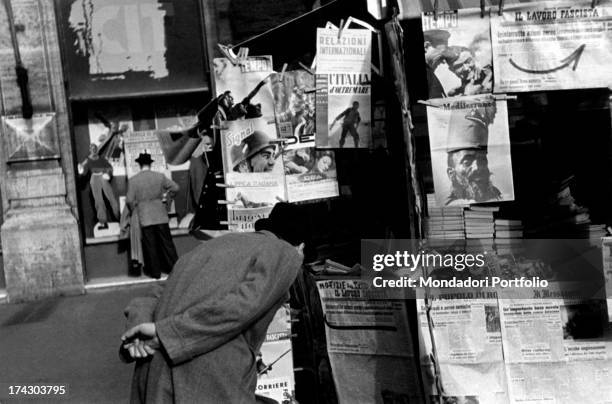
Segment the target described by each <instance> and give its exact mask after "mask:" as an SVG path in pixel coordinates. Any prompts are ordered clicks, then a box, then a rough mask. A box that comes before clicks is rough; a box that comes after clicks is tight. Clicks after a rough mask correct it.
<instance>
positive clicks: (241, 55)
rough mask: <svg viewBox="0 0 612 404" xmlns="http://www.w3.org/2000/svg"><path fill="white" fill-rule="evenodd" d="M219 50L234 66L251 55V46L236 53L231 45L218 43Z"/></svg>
mask: <svg viewBox="0 0 612 404" xmlns="http://www.w3.org/2000/svg"><path fill="white" fill-rule="evenodd" d="M217 47H219V50H220V51H221V53H222V54H223V56H225V57H226V58H227V59H228V60H229V61H230V62H231V63H232V64H233V65H234V66H236V65H241V64H243V63H244V61H245V60H246V59H247V58H248V57H249V48H240V49H238V54H236V53H234V51H233V50H232V46H231V45H221V44H217Z"/></svg>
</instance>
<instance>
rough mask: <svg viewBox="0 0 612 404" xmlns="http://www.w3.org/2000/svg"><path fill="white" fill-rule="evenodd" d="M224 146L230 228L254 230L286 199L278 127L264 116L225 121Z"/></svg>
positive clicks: (222, 140) (222, 135) (222, 137)
mask: <svg viewBox="0 0 612 404" xmlns="http://www.w3.org/2000/svg"><path fill="white" fill-rule="evenodd" d="M222 125H223V127H222V129H221V142H222V144H221V149H222V153H223V168H224V172H225V183H226V185H227V186H228V188H227V189H226V199H227V201H228V209H227V211H228V227H229V230H232V231H242V232H244V231H253V229H254V227H253V225H254V224H255V221H256V220H257V219H260V218H263V217H267V216H268V215H269V213H270V211H271V210H272V207H273V206H274V205H275V204H276V203H277V202H278V201H279V200H286V199H287V198H286V195H285V182H284V172H283V163H282V157H281V155H280V152H279V147H278V143H275V142H274V140H276V138H277V136H276V127H275V126H274V125H268V124H267V122H266V120H265V119H264V118H258V119H242V120H237V121H228V122H223V124H222Z"/></svg>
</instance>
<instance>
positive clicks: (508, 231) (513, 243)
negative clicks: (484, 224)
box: [495, 218, 524, 255]
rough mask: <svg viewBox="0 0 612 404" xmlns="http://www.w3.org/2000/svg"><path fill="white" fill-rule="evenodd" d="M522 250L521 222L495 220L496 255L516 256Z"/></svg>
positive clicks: (515, 220)
mask: <svg viewBox="0 0 612 404" xmlns="http://www.w3.org/2000/svg"><path fill="white" fill-rule="evenodd" d="M523 249H524V248H523V221H522V220H517V219H502V218H496V219H495V250H496V251H497V254H498V255H506V254H516V253H519V252H521V251H523Z"/></svg>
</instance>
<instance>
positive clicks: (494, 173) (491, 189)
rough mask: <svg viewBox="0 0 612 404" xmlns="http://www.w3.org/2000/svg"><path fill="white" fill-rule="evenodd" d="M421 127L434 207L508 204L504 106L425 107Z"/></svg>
mask: <svg viewBox="0 0 612 404" xmlns="http://www.w3.org/2000/svg"><path fill="white" fill-rule="evenodd" d="M432 105H434V104H432ZM427 124H428V128H429V144H430V148H431V164H432V172H433V180H434V188H435V194H436V201H437V203H438V204H439V205H440V206H452V205H460V206H461V205H466V204H472V203H483V202H501V201H512V200H514V184H513V178H512V160H511V157H510V135H509V131H508V109H507V104H506V101H496V100H495V99H494V98H493V97H492V96H477V97H469V98H468V97H465V98H462V99H460V100H455V101H453V102H452V103H444V102H440V103H439V106H428V107H427Z"/></svg>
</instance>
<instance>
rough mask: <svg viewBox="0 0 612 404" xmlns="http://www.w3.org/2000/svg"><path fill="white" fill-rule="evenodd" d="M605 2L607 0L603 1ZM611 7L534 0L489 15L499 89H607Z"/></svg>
mask: <svg viewBox="0 0 612 404" xmlns="http://www.w3.org/2000/svg"><path fill="white" fill-rule="evenodd" d="M600 3H603V2H600ZM611 21H612V5H611V4H610V3H609V2H608V3H607V4H605V3H604V4H597V2H592V1H584V0H582V1H564V2H559V1H555V2H535V3H531V4H528V5H527V4H513V5H511V6H510V5H509V6H508V7H505V8H504V10H503V12H502V13H501V15H498V13H494V14H493V15H492V16H491V35H492V38H491V39H492V42H493V64H494V66H495V71H496V72H497V74H496V75H495V92H522V91H547V90H568V89H574V88H602V87H603V88H605V87H609V86H610V84H611V82H610V69H609V68H602V66H606V67H608V66H610V64H612V30H611V29H610V24H611Z"/></svg>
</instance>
